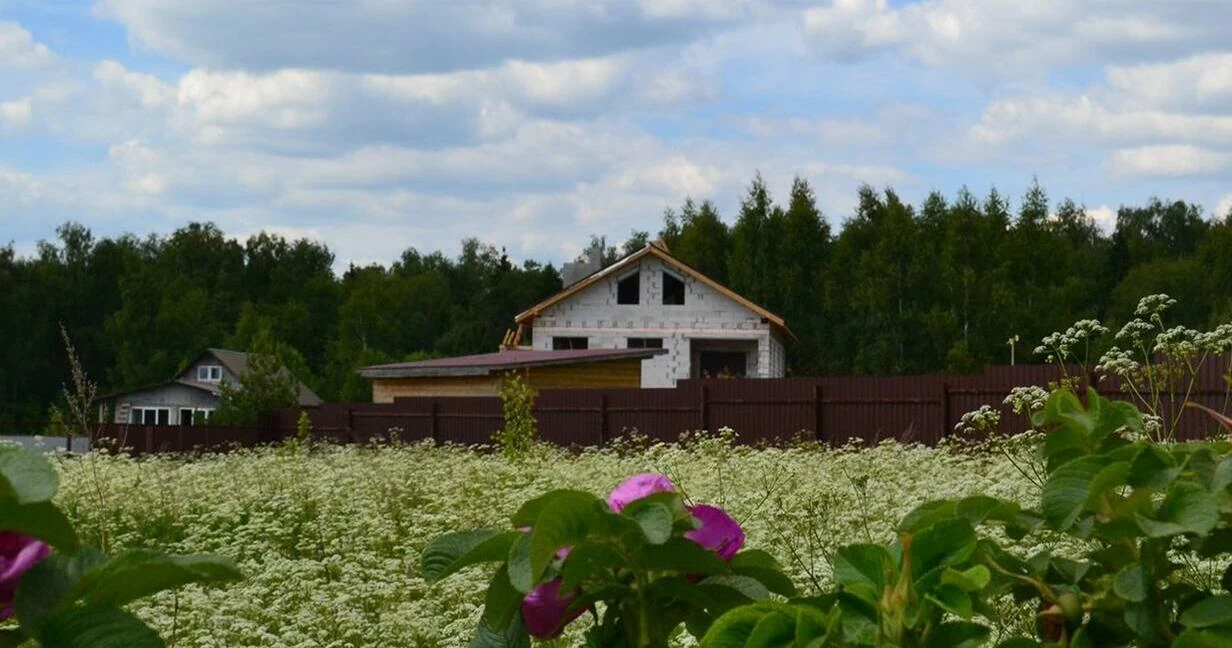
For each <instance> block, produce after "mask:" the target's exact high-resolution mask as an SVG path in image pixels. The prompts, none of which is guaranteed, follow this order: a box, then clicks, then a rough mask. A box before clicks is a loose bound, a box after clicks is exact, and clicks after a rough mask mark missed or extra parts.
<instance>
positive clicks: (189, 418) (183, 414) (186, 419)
mask: <svg viewBox="0 0 1232 648" xmlns="http://www.w3.org/2000/svg"><path fill="white" fill-rule="evenodd" d="M192 424H193V411H192V410H190V409H185V408H180V425H192Z"/></svg>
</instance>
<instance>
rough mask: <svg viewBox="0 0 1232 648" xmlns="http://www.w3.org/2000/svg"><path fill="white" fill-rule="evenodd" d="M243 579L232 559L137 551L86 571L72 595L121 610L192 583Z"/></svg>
mask: <svg viewBox="0 0 1232 648" xmlns="http://www.w3.org/2000/svg"><path fill="white" fill-rule="evenodd" d="M243 577H244V575H243V574H242V573H241V572H240V570H239V568H238V567H236V566H235V563H234V562H233V561H232V560H231V559H230V558H224V557H222V556H205V555H202V556H169V555H167V554H164V553H161V552H158V551H150V550H147V549H137V550H134V551H129V552H127V553H125V554H123V555H120V556H117V557H115V558H111V559H109V560H108V561H107V562H105V563H103V564H102V565H99V566H97V567H95V568H94V569H92V570H90V571H89V572H87V573H86V574H85V576H84V577H83V578H82V579H81V580H80V581H79V582H78V583H77V585H76V586H75V587H74V588H73V591H72V592H70V594H69V596H70V597H71V599H72V600H74V601H77V600H80V601H84V602H85V603H86V604H87V605H90V606H94V607H106V606H117V607H118V606H121V605H125V604H127V603H129V602H132V601H135V600H137V599H139V598H141V597H144V596H149V595H150V594H155V593H157V592H161V591H163V590H169V589H174V588H176V587H180V586H182V585H187V584H189V583H222V582H226V581H233V580H239V579H241V578H243Z"/></svg>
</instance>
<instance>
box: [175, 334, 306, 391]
mask: <svg viewBox="0 0 1232 648" xmlns="http://www.w3.org/2000/svg"><path fill="white" fill-rule="evenodd" d="M206 355H211V356H214V359H215V360H218V364H221V365H222V366H224V367H226V368H227V371H229V372H231V375H233V376H235V377H236V378H239V379H242V378H243V377H244V372H245V371H247V370H248V354H247V353H245V352H243V351H232V350H231V349H217V348H213V347H211V348H209V349H206V350H205V351H203V352H201V354H200V355H198V356H197V357H196V358H193V361H192V362H190V363H188V365H189V366H192V365H194V364H196V363H197V361H198V360H200V359H201V358H203V357H205V356H206ZM281 372H285V373H287V374H288V375H290V376H291V377H292V378H294V379H295V384H296V387H297V389H298V394H297V398H298V400H299V404H300V405H320V404H321V403H323V402H324V400H322V399H321V397H320V396H317V395H316V393H315V392H313V391H312V390H311V389H309V388H308V385H305V384H304V381H302V380H300V379H299V378H296V377H295V375H294V374H291V371H290V370H289V369H287V368H286V367H282V369H281ZM178 380H179V379H178V378H177V381H178ZM186 382H191V381H186Z"/></svg>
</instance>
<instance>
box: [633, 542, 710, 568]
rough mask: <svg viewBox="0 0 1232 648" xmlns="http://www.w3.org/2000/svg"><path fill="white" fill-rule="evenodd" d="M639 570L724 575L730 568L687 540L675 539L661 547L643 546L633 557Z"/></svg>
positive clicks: (707, 551) (707, 550) (703, 548)
mask: <svg viewBox="0 0 1232 648" xmlns="http://www.w3.org/2000/svg"><path fill="white" fill-rule="evenodd" d="M633 563H634V564H635V565H636V566H637V567H638V568H640V569H646V570H651V571H674V572H678V573H681V574H724V573H727V572H729V571H731V568H730V567H729V566H728V564H727V563H726V562H724V561H723V559H722V558H719V557H718V556H716V555H715V554H714V552H712V551H710V550H709V549H706V548H705V547H703V546H701V545H699V544H697V543H696V542H693V541H692V540H689V539H688V538H682V537H675V538H671V539H670V540H668V541H667V542H665V543H663V544H661V545H645V546H644V547H642V548H641V549H640V550H638V552H637V553H636V554H634V556H633Z"/></svg>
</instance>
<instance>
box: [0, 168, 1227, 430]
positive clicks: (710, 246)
mask: <svg viewBox="0 0 1232 648" xmlns="http://www.w3.org/2000/svg"><path fill="white" fill-rule="evenodd" d="M57 233H58V240H56V241H54V242H44V243H41V244H40V245H39V247H38V250H37V253H36V254H35V255H34V256H32V257H29V258H22V257H18V256H17V255H16V254H15V253H14V250H13V248H12V246H11V245H10V246H9V247H7V248H0V423H4V422H13V421H37V420H43V419H45V418H46V416H47V408H48V406H49V404H50V403H52V402H53V401H55V400H56V399H57V398H58V394H59V388H60V385H61V383H62V382H64V381H65V380H66V377H67V369H66V367H67V364H66V361H65V356H64V351H63V349H62V345H61V343H60V340H59V337H58V330H57V327H56V324H57V323H58V322H63V323H64V324H65V326H66V328H67V330H68V332H69V334H70V336H71V337H72V339H73V340H74V342H75V344H76V347H77V349H78V352H79V354H80V355H81V357H82V360H83V362H84V364H85V366H86V368H87V369H88V370H89V371H90V372H91V373H92V374H93V375H94V376H95V377H96V378H97V379H98V380H99V381H100V383H102V391H104V392H107V391H114V390H120V389H126V388H130V387H135V386H140V385H145V384H151V383H157V382H161V381H164V380H167V379H168V378H170V377H171V376H172V375H174V374H175V373H176V371H177V370H179V368H180V367H181V366H182V365H183V364H184V363H186V362H187V361H189V360H190V359H191V358H192V357H193V356H194V355H195V354H197V353H199V352H200V351H201V350H202V349H204V348H206V347H210V346H221V347H226V348H234V349H241V350H243V349H251V348H253V347H254V346H263V347H265V346H270V345H271V344H272V346H273V348H275V349H276V351H277V353H278V355H279V357H280V358H281V359H282V360H283V362H284V363H286V364H287V365H288V366H290V367H291V368H292V370H293V371H294V372H295V373H296V374H298V375H299V376H301V377H302V378H303V379H304V380H305V382H307V383H308V384H309V385H310V386H311V387H312V388H313V389H314V390H316V391H317V392H318V393H319V394H320V395H321V396H322V397H324V398H326V399H327V400H368V399H369V398H370V393H369V391H368V385H367V383H366V381H364V380H362V379H360V378H358V376H357V375H356V374H355V369H356V368H358V367H360V366H364V365H368V364H374V363H380V362H392V361H398V360H403V359H410V358H422V357H430V356H434V355H454V354H465V353H479V352H488V351H493V350H495V348H496V345H497V344H498V343H499V341H500V339H501V337H502V335H503V333H504V332H505V330H506V329H507V328H508V327H510V326H511V325H512V320H513V317H514V315H515V314H516V313H518V312H520V311H521V310H523V309H525V308H526V307H528V306H530V305H532V304H534V303H535V302H537V301H539V300H540V299H542V298H544V297H546V296H548V295H550V294H552V293H553V292H555V291H556V290H558V289H559V288H560V276H559V274H558V272H557V271H556V269H555V268H554V267H553V266H552V265H550V264H541V263H537V262H534V261H526V262H524V263H522V264H521V265H515V264H514V263H512V262H511V261H510V260H509V259H508V258H507V256H506V255H505V254H504V253H503V252H502V251H501V250H498V249H496V248H493V247H491V246H487V245H483V244H480V243H479V242H478V241H476V240H467V241H465V242H464V244H463V247H462V252H461V254H460V255H459V256H458V257H457V258H447V257H445V256H444V255H442V254H440V253H433V254H422V253H420V252H418V251H416V250H415V249H413V248H411V249H408V250H407V251H406V252H404V253H403V254H402V256H401V258H400V259H398V260H397V261H395V262H394V263H392V264H390V265H389V266H380V265H372V266H364V267H356V266H352V267H351V268H349V269H348V270H347V271H346V272H345V273H344V274H343V275H342V276H341V277H338V276H336V275H335V274H334V272H333V271H332V267H333V264H334V260H335V259H334V255H333V253H332V252H331V251H330V250H329V249H328V247H326V246H325V245H323V244H321V243H317V242H313V241H309V240H296V241H288V240H285V239H283V238H281V237H278V236H274V235H270V234H266V233H262V234H258V235H256V236H253V237H251V238H249V239H248V240H247V241H246V242H243V243H241V242H239V241H236V240H234V239H230V238H228V237H227V236H226V235H225V234H224V233H223V232H222V231H220V230H219V229H218V228H217V227H215V226H214V225H212V224H201V223H193V224H190V225H188V226H186V227H184V228H182V229H180V230H178V231H176V232H175V233H173V234H171V235H170V236H167V237H156V236H150V237H146V238H138V237H136V236H132V235H126V236H121V237H117V238H104V239H96V238H94V237H93V236H92V235H91V233H90V231H89V230H88V229H86V228H85V227H83V226H81V225H77V224H73V223H69V224H66V225H63V226H61V227H60V228H59V229H58V230H57ZM655 236H658V237H661V238H663V239H664V241H665V242H666V243H667V244H668V246H669V247H670V249H671V250H672V252H673V253H674V254H676V255H677V256H679V257H680V258H682V259H683V260H684V261H686V262H688V263H690V264H692V265H694V266H695V267H697V268H698V269H700V270H701V271H703V272H705V273H707V274H709V275H711V276H713V277H715V278H716V279H718V280H720V281H722V282H725V283H727V284H728V285H730V286H731V287H732V288H733V289H735V290H736V291H737V292H740V293H741V294H744V295H746V296H748V297H749V298H750V299H752V300H754V301H756V302H758V303H760V304H763V305H765V306H766V307H767V308H769V309H770V310H772V311H775V312H777V313H779V314H781V315H783V316H784V317H785V318H786V319H787V321H788V323H789V324H790V325H791V326H792V328H793V329H794V330H795V331H796V332H797V334H798V335H799V336H800V339H801V340H800V343H799V344H796V345H793V346H792V347H791V348H790V349H789V361H790V366H791V370H792V371H793V372H794V373H796V374H798V375H805V374H822V373H828V374H848V373H857V374H896V373H899V374H901V373H926V372H936V371H953V372H966V371H973V370H978V369H979V368H980V367H981V366H983V365H984V364H987V363H1000V362H1006V361H1007V360H1008V357H1009V349H1008V347H1007V344H1006V341H1007V338H1009V337H1010V336H1012V335H1018V336H1019V338H1020V339H1021V342H1020V343H1019V346H1018V358H1019V361H1025V360H1028V359H1029V358H1030V356H1029V352H1030V349H1031V348H1032V347H1033V346H1034V345H1035V344H1036V343H1038V341H1039V339H1040V338H1042V337H1043V336H1044V335H1046V334H1047V333H1049V332H1051V331H1053V330H1056V329H1058V328H1064V327H1065V326H1067V325H1068V324H1070V323H1072V322H1073V321H1074V320H1076V319H1079V318H1085V317H1096V318H1100V319H1102V320H1105V321H1106V322H1110V323H1112V324H1114V325H1115V324H1116V323H1118V322H1124V321H1126V320H1127V319H1128V318H1129V317H1130V316H1131V314H1132V311H1133V308H1134V305H1135V304H1136V302H1137V300H1138V298H1139V297H1141V296H1142V295H1145V294H1148V293H1154V292H1167V293H1169V294H1170V295H1173V296H1174V297H1176V298H1177V299H1178V300H1179V302H1180V303H1179V304H1178V310H1177V311H1176V312H1175V315H1176V317H1177V321H1178V323H1184V324H1188V325H1191V326H1205V325H1209V324H1213V323H1216V322H1224V321H1229V320H1232V219H1230V218H1229V217H1226V216H1225V217H1223V218H1220V219H1207V218H1206V217H1205V216H1204V214H1203V212H1202V210H1201V208H1199V207H1197V206H1195V205H1191V204H1188V203H1185V202H1181V201H1176V202H1163V201H1159V200H1152V201H1150V202H1148V203H1147V204H1145V205H1142V206H1131V207H1122V208H1121V209H1120V210H1119V211H1118V213H1117V222H1116V227H1115V230H1114V231H1113V233H1112V234H1111V235H1106V234H1105V233H1104V232H1103V231H1101V229H1100V228H1099V227H1098V226H1097V225H1096V224H1095V223H1094V222H1093V221H1092V220H1091V218H1089V217H1088V216H1087V214H1086V213H1085V210H1084V209H1083V208H1082V207H1081V206H1079V205H1077V204H1075V203H1074V202H1073V201H1070V200H1063V201H1061V202H1059V203H1057V204H1055V205H1053V204H1051V203H1050V202H1049V200H1048V198H1047V196H1046V194H1045V192H1044V190H1043V189H1042V188H1040V187H1039V186H1033V187H1032V188H1031V189H1030V190H1029V191H1028V192H1027V193H1026V195H1024V196H1023V197H1022V199H1021V200H1020V201H1018V202H1017V204H1013V205H1012V204H1011V203H1010V201H1009V200H1008V199H1007V198H1006V197H1004V196H1002V195H1000V194H999V193H997V192H996V191H995V190H994V191H992V192H990V193H989V194H988V195H987V196H984V197H976V196H975V195H973V194H972V193H970V192H969V191H967V190H966V189H963V190H960V191H959V192H958V193H957V195H955V196H954V197H953V198H952V199H947V198H946V197H945V196H943V195H941V194H939V193H934V194H932V195H930V196H928V198H927V199H926V200H925V201H924V202H923V203H922V204H921V205H920V206H919V207H914V206H912V205H909V204H907V203H904V202H903V201H902V200H901V199H900V198H899V197H898V196H897V195H896V194H895V193H894V192H893V191H892V190H885V191H882V192H878V191H876V190H874V189H872V188H869V187H863V188H861V189H860V192H859V203H858V206H857V208H856V210H855V213H854V214H852V215H850V216H849V217H848V218H847V219H846V220H845V221H844V222H843V223H842V225H841V227H840V228H839V231H838V232H837V233H835V232H833V231H831V228H830V225H829V224H828V221H827V219H826V218H825V217H824V216H823V215H822V213H821V212H820V210H819V209H818V208H817V204H816V199H815V196H814V194H813V191H812V189H811V188H810V187H809V185H808V183H807V182H806V181H804V180H801V179H797V180H796V181H795V182H794V183H793V186H792V188H791V192H790V195H788V196H786V197H785V200H783V201H780V202H776V201H775V200H774V199H773V197H772V196H771V195H770V193H769V192H768V190H767V189H766V186H765V183H764V182H763V181H762V179H761V178H760V176H758V177H757V178H755V179H754V180H753V181H752V183H750V186H749V187H748V192H747V194H746V195H745V198H744V199H743V201H742V204H741V207H740V210H739V213H738V214H736V215H735V218H734V219H732V223H731V224H730V225H729V224H727V223H726V222H725V221H724V220H723V218H721V217H720V215H719V213H718V212H717V210H716V209H715V207H714V205H713V204H712V203H710V202H708V201H702V202H700V203H697V202H693V201H692V200H686V202H685V203H684V205H683V206H681V207H680V208H678V209H668V210H667V212H666V213H665V215H664V222H663V227H662V230H661V231H660V232H657V233H656V234H655ZM651 238H653V236H652V235H651V234H650V233H649V232H633V233H632V235H631V236H630V238H629V239H628V241H626V242H625V243H624V245H622V246H620V247H621V248H622V250H621V251H631V250H633V249H635V248H637V247H640V246H641V245H643V244H644V243H645V242H646V241H647V240H649V239H651ZM618 254H619V252H618V251H617V249H616V248H615V247H613V248H611V249H608V250H607V255H608V257H609V261H610V260H612V259H613V258H615V257H616V256H617V255H618ZM271 341H272V342H271Z"/></svg>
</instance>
